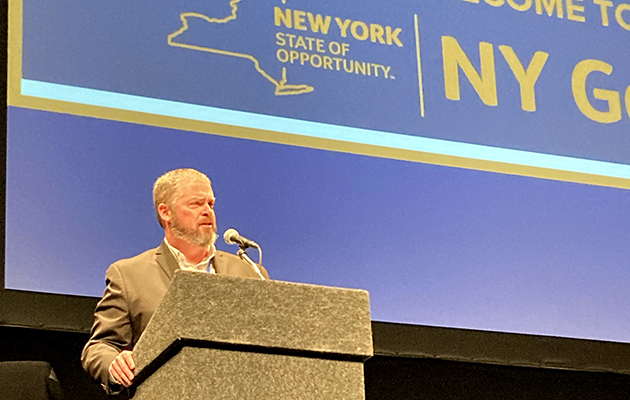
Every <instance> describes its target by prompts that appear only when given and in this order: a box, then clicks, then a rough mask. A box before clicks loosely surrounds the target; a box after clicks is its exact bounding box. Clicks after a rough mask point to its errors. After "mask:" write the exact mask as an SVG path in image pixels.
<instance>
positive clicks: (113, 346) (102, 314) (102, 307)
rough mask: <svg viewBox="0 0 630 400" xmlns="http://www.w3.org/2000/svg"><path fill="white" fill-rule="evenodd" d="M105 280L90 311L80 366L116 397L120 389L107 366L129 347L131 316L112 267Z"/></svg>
mask: <svg viewBox="0 0 630 400" xmlns="http://www.w3.org/2000/svg"><path fill="white" fill-rule="evenodd" d="M105 277H106V285H107V287H106V289H105V294H103V298H102V299H101V300H100V301H99V302H98V304H97V306H96V310H95V311H94V325H93V326H92V333H91V337H90V340H89V341H88V343H87V344H86V345H85V347H84V348H83V353H82V354H81V363H82V365H83V368H84V369H85V370H86V371H87V372H88V373H89V374H90V375H91V376H92V377H93V378H94V379H96V380H99V381H100V382H101V385H102V386H103V388H104V389H105V391H106V392H107V393H109V394H116V392H119V391H120V390H121V386H120V385H119V384H117V383H116V382H115V381H114V380H113V378H112V377H111V376H110V373H109V365H110V364H111V363H112V361H113V360H114V358H116V356H117V355H118V354H119V353H120V352H121V351H123V350H131V348H132V329H131V317H130V312H129V304H128V299H127V293H126V291H125V283H124V280H123V277H122V275H121V273H120V270H119V268H118V267H117V266H116V264H113V265H112V266H110V267H109V269H108V270H107V273H106V275H105Z"/></svg>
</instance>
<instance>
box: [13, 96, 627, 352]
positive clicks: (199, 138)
mask: <svg viewBox="0 0 630 400" xmlns="http://www.w3.org/2000/svg"><path fill="white" fill-rule="evenodd" d="M8 117H9V118H8V129H9V131H8V132H9V134H8V156H7V176H8V182H7V187H8V190H7V220H6V232H7V239H6V286H7V287H8V288H12V289H22V290H33V291H43V292H53V293H66V294H78V295H90V296H100V295H101V294H102V292H103V289H104V273H105V269H106V268H107V266H108V265H109V264H110V263H111V262H113V261H115V260H117V259H119V258H122V257H129V256H133V255H135V254H137V253H140V252H142V251H144V250H146V249H148V248H151V247H155V246H157V245H158V244H159V241H160V240H161V239H162V235H163V232H162V230H161V228H160V227H159V225H158V224H157V221H156V220H155V216H154V212H153V209H152V201H151V187H152V184H153V182H154V180H155V179H156V177H157V176H159V175H160V174H162V173H163V172H165V171H167V170H169V169H172V168H177V167H184V166H187V167H193V168H197V169H200V170H202V171H204V172H206V173H207V174H208V175H209V176H210V177H211V179H212V180H213V185H214V189H215V192H216V194H217V196H218V202H217V214H218V220H219V227H220V231H221V232H222V231H223V230H225V229H227V228H228V227H235V228H237V229H238V230H239V231H240V232H241V233H242V234H244V235H246V236H248V237H251V238H253V239H255V240H256V241H258V242H259V243H261V245H262V246H263V248H264V251H265V254H264V258H265V259H264V264H265V266H266V267H267V268H268V269H269V271H270V273H271V275H272V277H273V278H275V279H280V280H288V281H296V282H307V283H315V284H324V285H335V286H344V287H354V288H363V289H367V290H369V291H370V296H371V307H372V317H373V319H374V320H379V321H392V322H405V323H414V324H428V325H438V326H451V327H463V328H475V329H484V330H497V331H508V332H521V333H535V334H546V335H558V336H571V337H580V338H592V339H604V340H614V341H622V342H630V320H629V319H628V318H627V315H628V312H629V310H628V308H629V307H628V305H629V304H630V291H628V289H627V288H628V286H629V285H630V269H628V267H627V266H628V264H629V260H630V248H629V246H628V245H627V243H628V233H629V228H628V227H629V226H630V214H629V213H628V210H629V209H630V192H628V191H626V190H621V189H613V188H605V187H597V186H588V185H579V184H573V183H562V182H554V181H548V180H543V179H535V178H526V177H518V176H509V175H502V174H495V173H486V172H479V171H471V170H464V169H458V168H448V167H441V166H434V165H426V164H420V163H411V162H404V161H396V160H389V159H381V158H375V157H367V156H360V155H352V154H344V153H337V152H329V151H323V150H314V149H308V148H298V147H292V146H286V145H278V144H269V143H263V142H257V141H248V140H240V139H232V138H225V137H219V136H213V135H207V134H200V133H191V132H183V131H177V130H171V129H163V128H155V127H149V126H144V125H136V124H128V123H122V122H114V121H107V120H99V119H94V118H87V117H76V116H70V115H63V114H55V113H49V112H42V111H36V110H28V109H21V108H15V107H10V108H9V115H8ZM219 248H221V249H224V250H228V251H234V249H233V248H231V247H228V246H226V245H224V244H220V245H219ZM252 255H253V256H254V255H255V254H252Z"/></svg>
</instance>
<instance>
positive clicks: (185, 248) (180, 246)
mask: <svg viewBox="0 0 630 400" xmlns="http://www.w3.org/2000/svg"><path fill="white" fill-rule="evenodd" d="M166 240H168V243H169V244H170V245H171V246H173V247H175V248H176V249H177V250H179V251H181V252H182V254H183V255H184V257H186V261H188V262H189V263H192V264H199V263H200V262H201V261H203V259H204V258H206V257H207V256H208V253H209V250H208V248H207V247H201V246H197V245H196V244H192V243H188V242H186V241H184V240H182V239H178V238H176V237H174V236H173V235H169V234H168V233H167V235H166Z"/></svg>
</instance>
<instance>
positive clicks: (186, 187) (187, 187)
mask: <svg viewBox="0 0 630 400" xmlns="http://www.w3.org/2000/svg"><path fill="white" fill-rule="evenodd" d="M179 189H180V190H179V191H180V194H181V195H182V196H210V197H214V192H213V191H212V185H211V184H210V182H209V181H189V182H183V183H182V185H181V186H180V188H179Z"/></svg>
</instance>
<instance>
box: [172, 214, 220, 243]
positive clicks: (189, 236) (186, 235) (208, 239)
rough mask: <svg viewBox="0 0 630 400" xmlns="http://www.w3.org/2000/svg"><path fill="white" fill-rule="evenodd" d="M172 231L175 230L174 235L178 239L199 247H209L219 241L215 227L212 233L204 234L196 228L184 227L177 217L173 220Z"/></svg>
mask: <svg viewBox="0 0 630 400" xmlns="http://www.w3.org/2000/svg"><path fill="white" fill-rule="evenodd" d="M171 231H172V232H173V236H175V237H176V238H177V239H181V240H183V241H185V242H187V243H190V244H194V245H196V246H199V247H209V246H210V245H211V244H214V243H215V242H216V241H217V232H216V230H215V229H214V227H213V229H212V233H210V235H204V234H202V233H200V232H199V231H196V230H194V229H188V228H184V227H182V226H181V225H180V224H179V220H177V218H176V217H175V218H173V220H172V221H171Z"/></svg>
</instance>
